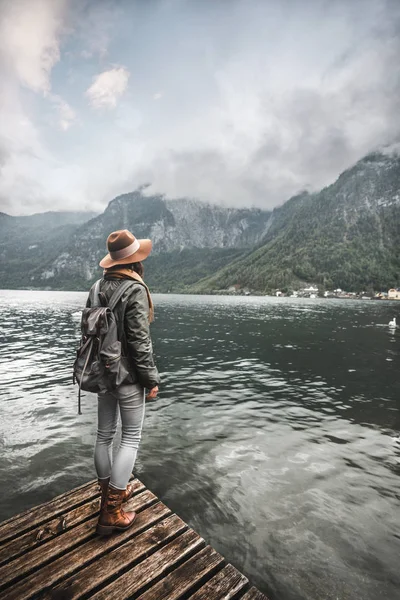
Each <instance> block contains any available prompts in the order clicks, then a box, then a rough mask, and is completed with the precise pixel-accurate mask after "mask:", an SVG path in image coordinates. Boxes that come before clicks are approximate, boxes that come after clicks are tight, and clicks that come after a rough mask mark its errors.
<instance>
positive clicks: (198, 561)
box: [138, 546, 224, 600]
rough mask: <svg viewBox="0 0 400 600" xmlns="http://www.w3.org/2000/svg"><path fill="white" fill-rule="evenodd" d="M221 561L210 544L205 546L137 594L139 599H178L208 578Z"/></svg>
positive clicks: (222, 561)
mask: <svg viewBox="0 0 400 600" xmlns="http://www.w3.org/2000/svg"><path fill="white" fill-rule="evenodd" d="M223 563H224V559H223V557H222V556H221V555H220V554H218V552H217V551H216V550H214V549H213V548H211V546H207V547H206V548H204V549H203V550H201V551H200V552H198V553H197V554H195V555H194V556H192V558H189V560H187V561H186V562H184V563H183V565H181V566H180V567H178V568H177V569H175V570H174V571H172V573H170V574H169V575H167V577H165V578H164V579H161V581H159V582H158V583H156V584H155V585H153V586H152V587H151V588H150V589H149V590H147V592H145V593H144V594H142V595H141V596H139V599H140V600H179V598H182V596H183V595H184V594H187V593H188V592H189V590H191V589H193V588H194V587H195V586H196V585H198V584H199V583H200V582H202V581H206V580H207V579H209V578H210V577H211V575H212V574H213V573H214V572H215V571H216V569H218V567H220V566H221V565H222V564H223ZM210 598H213V600H214V596H207V600H209V599H210ZM139 599H138V600H139Z"/></svg>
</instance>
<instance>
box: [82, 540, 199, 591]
mask: <svg viewBox="0 0 400 600" xmlns="http://www.w3.org/2000/svg"><path fill="white" fill-rule="evenodd" d="M203 546H204V540H203V539H202V538H201V537H199V536H198V535H197V533H195V532H194V531H193V530H192V529H189V531H187V532H186V533H183V534H182V535H180V536H179V537H178V538H177V539H176V540H174V541H173V542H170V543H169V544H168V545H167V546H165V547H164V548H161V550H159V551H158V552H156V553H155V554H153V555H152V556H149V557H148V558H146V559H145V560H143V561H142V562H140V563H139V564H138V565H136V566H135V567H134V568H133V569H130V570H129V571H128V572H126V573H124V574H123V575H121V576H120V577H118V579H116V580H115V581H113V582H112V583H110V584H109V585H107V586H106V587H103V588H102V589H101V590H100V591H99V592H97V594H94V595H93V596H91V597H90V598H91V600H127V599H128V598H131V596H133V595H135V594H137V593H139V592H140V591H141V590H143V591H144V588H146V587H149V586H150V585H152V583H155V582H156V581H157V580H158V579H159V578H160V577H162V576H165V575H166V574H167V573H169V572H170V571H172V570H173V568H174V567H176V566H177V564H180V563H181V562H182V561H184V560H185V559H187V558H189V557H190V556H191V555H192V554H194V553H195V552H198V551H199V550H201V548H202V547H203ZM78 597H79V596H76V598H78ZM74 598H75V596H74Z"/></svg>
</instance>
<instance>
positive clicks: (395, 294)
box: [388, 288, 400, 300]
mask: <svg viewBox="0 0 400 600" xmlns="http://www.w3.org/2000/svg"><path fill="white" fill-rule="evenodd" d="M388 298H389V300H400V288H397V289H394V288H393V289H391V290H389V292H388Z"/></svg>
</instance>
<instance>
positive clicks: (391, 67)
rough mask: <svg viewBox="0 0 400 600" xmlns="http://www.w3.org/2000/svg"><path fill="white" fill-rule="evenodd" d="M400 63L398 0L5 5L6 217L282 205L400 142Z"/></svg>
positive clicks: (0, 145)
mask: <svg viewBox="0 0 400 600" xmlns="http://www.w3.org/2000/svg"><path fill="white" fill-rule="evenodd" d="M361 5H362V10H361V9H360V7H361ZM399 56H400V3H399V2H396V1H393V0H362V1H361V0H360V1H358V0H354V2H348V1H347V0H337V2H329V1H328V0H304V1H303V2H300V1H297V0H253V2H252V3H251V9H250V8H249V3H248V1H247V0H232V1H231V2H230V10H229V11H227V9H226V2H224V1H223V0H215V2H212V3H211V2H204V3H198V2H194V1H193V2H180V1H178V2H171V1H170V0H158V1H157V2H141V1H140V0H132V2H119V1H118V0H96V1H94V0H83V1H82V2H81V1H79V0H13V1H12V2H11V1H10V2H9V1H8V0H0V110H1V113H2V120H1V123H0V199H1V206H0V210H6V211H7V212H10V213H12V214H21V213H22V214H23V213H27V212H34V211H41V210H48V209H49V208H52V209H57V208H63V209H65V207H66V206H68V207H69V208H70V209H77V210H80V209H89V210H90V209H93V210H101V209H102V208H104V207H105V205H106V204H107V202H108V201H109V200H110V199H112V197H113V196H114V195H116V194H118V193H122V192H126V191H130V190H132V189H134V188H136V187H137V186H139V185H141V184H143V183H149V182H150V184H151V185H150V187H149V188H147V192H148V193H149V192H153V193H154V192H157V193H162V194H164V193H165V194H167V195H168V196H170V197H172V196H175V197H176V196H178V197H179V196H190V197H197V198H200V199H203V200H206V201H211V202H216V203H220V204H225V205H234V206H251V205H256V206H260V207H263V208H272V207H274V206H276V205H278V204H281V203H282V202H284V201H285V200H287V199H288V198H289V197H290V196H291V195H293V194H295V193H297V192H298V191H299V190H301V189H304V188H306V189H309V190H315V189H319V188H321V187H323V186H324V185H327V184H329V183H330V182H332V181H334V180H335V179H336V177H337V176H338V175H339V173H340V172H341V171H343V170H344V169H346V168H348V167H350V166H351V165H352V164H354V163H355V162H356V161H357V160H359V159H360V158H362V157H363V156H364V155H365V154H367V153H368V152H371V151H373V150H375V149H377V148H380V147H383V148H385V147H387V146H388V145H393V144H395V143H396V142H397V143H398V142H399V140H400V62H399V60H398V58H399ZM83 57H84V60H83ZM122 65H124V66H122ZM130 76H131V77H132V79H133V80H134V82H135V86H134V87H135V89H134V92H135V93H134V94H129V91H130V90H129V85H128V84H129V78H130ZM99 114H100V115H101V118H99ZM78 125H79V126H78Z"/></svg>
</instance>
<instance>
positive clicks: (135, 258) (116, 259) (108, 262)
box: [100, 229, 153, 269]
mask: <svg viewBox="0 0 400 600" xmlns="http://www.w3.org/2000/svg"><path fill="white" fill-rule="evenodd" d="M152 245H153V244H152V242H151V240H137V239H136V238H135V236H134V235H133V233H131V232H130V231H128V230H127V229H120V230H119V231H113V232H112V233H110V235H109V236H108V238H107V250H108V254H107V256H105V257H104V258H103V260H101V261H100V266H101V267H103V269H109V268H110V267H115V265H130V264H131V263H135V262H141V261H142V260H144V259H145V258H147V257H148V255H149V254H150V252H151V247H152Z"/></svg>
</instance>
